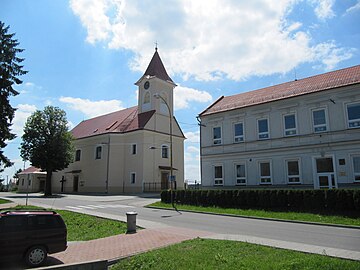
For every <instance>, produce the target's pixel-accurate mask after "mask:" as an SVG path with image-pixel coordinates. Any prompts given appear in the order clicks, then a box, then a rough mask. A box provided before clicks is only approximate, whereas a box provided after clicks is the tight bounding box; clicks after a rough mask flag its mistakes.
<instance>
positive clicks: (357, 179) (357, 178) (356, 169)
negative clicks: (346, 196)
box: [353, 156, 360, 182]
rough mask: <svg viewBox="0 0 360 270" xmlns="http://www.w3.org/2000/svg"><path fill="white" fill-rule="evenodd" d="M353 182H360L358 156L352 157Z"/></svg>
mask: <svg viewBox="0 0 360 270" xmlns="http://www.w3.org/2000/svg"><path fill="white" fill-rule="evenodd" d="M353 168H354V182H360V156H355V157H353Z"/></svg>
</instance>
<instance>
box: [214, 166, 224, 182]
mask: <svg viewBox="0 0 360 270" xmlns="http://www.w3.org/2000/svg"><path fill="white" fill-rule="evenodd" d="M216 167H221V178H216V177H215V168H216ZM213 173H214V186H223V185H224V165H223V164H215V165H214V166H213Z"/></svg>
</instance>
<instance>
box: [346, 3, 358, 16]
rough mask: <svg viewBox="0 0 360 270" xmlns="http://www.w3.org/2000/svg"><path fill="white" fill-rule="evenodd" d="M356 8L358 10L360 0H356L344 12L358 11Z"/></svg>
mask: <svg viewBox="0 0 360 270" xmlns="http://www.w3.org/2000/svg"><path fill="white" fill-rule="evenodd" d="M358 10H360V0H358V2H357V3H356V4H355V5H353V6H351V7H349V8H348V9H347V10H346V13H350V12H356V11H358Z"/></svg>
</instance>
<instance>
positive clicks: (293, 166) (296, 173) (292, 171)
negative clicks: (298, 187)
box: [286, 160, 300, 184]
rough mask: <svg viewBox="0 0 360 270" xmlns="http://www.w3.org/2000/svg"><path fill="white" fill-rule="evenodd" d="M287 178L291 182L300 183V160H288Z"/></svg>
mask: <svg viewBox="0 0 360 270" xmlns="http://www.w3.org/2000/svg"><path fill="white" fill-rule="evenodd" d="M286 168H287V179H288V183H289V184H299V183H300V168H299V161H298V160H287V161H286Z"/></svg>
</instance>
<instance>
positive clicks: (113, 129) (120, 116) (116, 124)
mask: <svg viewBox="0 0 360 270" xmlns="http://www.w3.org/2000/svg"><path fill="white" fill-rule="evenodd" d="M154 112H155V111H148V112H144V113H141V114H138V107H137V106H135V107H131V108H128V109H124V110H120V111H116V112H113V113H109V114H105V115H101V116H98V117H95V118H92V119H88V120H85V121H82V122H81V123H80V124H78V125H77V126H76V127H74V128H73V129H72V130H71V133H72V134H73V136H74V137H75V138H76V139H80V138H85V137H90V136H95V135H100V134H106V133H126V132H130V131H135V130H139V129H143V128H144V126H145V125H146V123H147V122H148V121H149V120H150V118H151V117H152V115H153V114H154Z"/></svg>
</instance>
